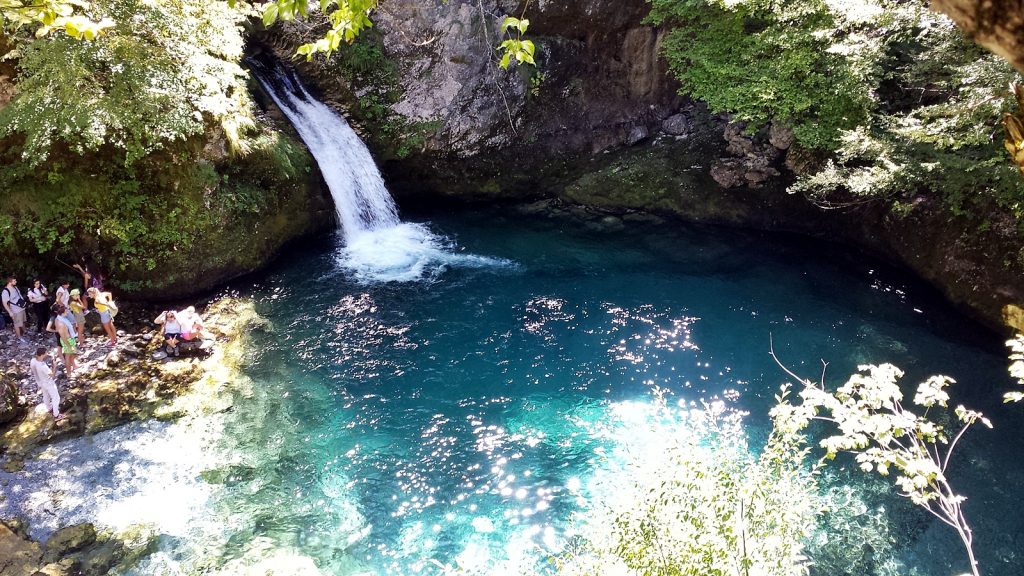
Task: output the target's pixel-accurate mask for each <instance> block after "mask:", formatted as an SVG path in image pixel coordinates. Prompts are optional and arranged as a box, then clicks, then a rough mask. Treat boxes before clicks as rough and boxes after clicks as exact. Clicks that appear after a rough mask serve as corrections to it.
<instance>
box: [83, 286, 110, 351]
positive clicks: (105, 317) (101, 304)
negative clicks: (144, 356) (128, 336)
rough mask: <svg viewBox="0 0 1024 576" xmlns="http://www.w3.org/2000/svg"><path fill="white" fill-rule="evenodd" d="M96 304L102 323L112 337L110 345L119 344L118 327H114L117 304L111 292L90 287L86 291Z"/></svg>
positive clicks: (105, 330) (108, 335)
mask: <svg viewBox="0 0 1024 576" xmlns="http://www.w3.org/2000/svg"><path fill="white" fill-rule="evenodd" d="M86 294H88V295H89V298H92V300H93V302H95V304H96V311H97V312H99V313H100V323H101V324H103V331H104V332H106V333H107V338H109V339H110V345H111V346H116V345H117V329H116V328H114V315H115V314H117V305H116V304H114V297H113V296H112V295H111V294H110V292H100V291H99V290H97V289H96V288H89V290H88V291H87V292H86Z"/></svg>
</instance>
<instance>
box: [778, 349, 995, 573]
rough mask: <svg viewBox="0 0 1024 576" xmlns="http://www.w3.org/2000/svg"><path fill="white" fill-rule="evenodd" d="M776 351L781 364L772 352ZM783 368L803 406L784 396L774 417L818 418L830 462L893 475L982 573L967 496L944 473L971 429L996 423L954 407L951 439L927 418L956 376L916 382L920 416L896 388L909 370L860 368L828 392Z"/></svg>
mask: <svg viewBox="0 0 1024 576" xmlns="http://www.w3.org/2000/svg"><path fill="white" fill-rule="evenodd" d="M771 354H772V357H773V358H775V360H776V362H778V358H777V357H776V356H775V352H774V350H773V351H772V352H771ZM779 365H780V366H782V367H783V369H784V370H786V372H787V373H789V374H790V376H792V377H794V378H796V379H797V380H798V381H799V382H800V383H801V385H802V388H801V390H800V392H799V394H798V395H799V397H800V399H801V400H802V402H801V403H800V404H798V405H795V404H791V403H789V402H787V401H785V397H784V396H783V398H780V403H779V405H778V406H776V407H775V408H774V409H772V417H773V419H775V420H776V421H778V422H784V423H787V424H786V425H787V426H788V427H791V428H792V429H795V430H802V429H803V428H805V427H806V426H807V425H808V424H809V423H810V422H811V421H812V420H821V421H825V422H829V423H831V424H833V425H834V426H835V432H834V433H833V434H832V435H831V436H828V437H826V438H825V439H824V440H822V441H821V447H822V448H824V449H825V458H826V459H832V458H835V457H836V455H837V454H838V453H840V452H849V453H851V454H853V455H854V457H855V459H856V461H857V462H858V463H859V464H860V468H861V469H862V470H863V471H865V472H872V471H875V472H877V473H878V474H880V475H882V476H887V477H888V476H889V475H890V473H891V472H895V478H894V483H895V484H896V486H897V487H898V488H899V490H900V495H901V496H904V497H907V498H909V499H910V500H911V501H912V502H913V503H914V504H916V505H917V506H919V507H921V508H922V509H923V510H925V511H927V512H928V513H930V514H931V515H932V516H934V517H936V518H938V519H939V520H940V521H941V522H943V523H944V524H946V525H948V526H950V527H951V528H953V529H954V530H956V532H957V535H958V536H959V537H960V541H961V542H962V543H963V545H964V549H965V550H966V552H967V558H968V561H969V563H970V567H971V572H972V574H974V576H978V575H979V573H980V572H979V568H978V562H977V560H976V559H975V557H974V548H973V544H974V536H973V533H972V532H971V527H970V525H969V524H968V522H967V518H966V516H964V513H963V509H962V504H963V502H964V501H965V500H966V497H965V496H963V495H962V494H960V493H958V492H957V491H955V490H954V488H953V486H952V485H951V484H950V483H949V479H948V478H947V477H946V470H947V469H948V467H949V463H950V460H951V458H952V455H953V451H954V450H955V449H956V445H957V442H959V441H960V439H961V438H962V437H963V435H964V434H965V433H966V432H967V429H968V428H970V427H971V426H973V425H974V424H976V423H978V422H981V423H982V424H984V425H985V426H988V427H989V428H991V427H992V423H991V422H989V420H988V419H987V418H985V417H984V416H982V414H981V413H980V412H975V411H973V410H969V409H967V408H964V407H963V406H962V405H960V406H957V407H956V409H955V410H954V414H955V415H956V418H957V420H958V421H959V423H960V424H959V430H955V431H950V434H947V431H946V430H945V429H944V427H943V426H941V425H939V424H936V423H935V422H933V421H931V420H929V419H928V413H929V411H931V410H932V409H933V408H935V407H941V408H945V407H946V406H947V403H948V401H949V394H948V393H947V392H946V388H947V387H948V386H949V385H950V384H952V383H953V382H954V381H953V379H951V378H949V377H946V376H932V377H931V378H929V379H928V380H926V381H924V382H922V383H921V384H919V385H918V387H917V393H916V394H915V395H914V400H913V401H914V404H916V405H917V406H919V407H921V408H924V413H923V414H920V415H918V414H915V413H914V412H913V411H911V410H909V409H907V408H905V407H904V406H903V402H902V401H903V392H902V391H901V390H900V388H899V386H898V385H897V380H898V379H899V378H901V377H902V376H903V372H902V371H900V370H899V369H898V368H896V367H895V366H893V365H891V364H882V365H880V366H871V365H866V366H860V368H859V369H860V372H861V373H859V374H854V375H853V376H851V377H850V379H849V380H848V381H847V382H846V384H844V385H843V386H841V387H839V389H837V390H836V391H835V392H830V391H829V390H828V389H827V388H826V387H825V383H824V381H822V382H818V383H815V382H813V381H811V380H807V379H802V378H800V377H799V376H797V375H795V374H793V373H792V372H790V371H789V370H788V369H786V368H785V366H783V365H782V363H781V362H779ZM785 390H786V389H785V388H784V391H785ZM950 435H952V441H950Z"/></svg>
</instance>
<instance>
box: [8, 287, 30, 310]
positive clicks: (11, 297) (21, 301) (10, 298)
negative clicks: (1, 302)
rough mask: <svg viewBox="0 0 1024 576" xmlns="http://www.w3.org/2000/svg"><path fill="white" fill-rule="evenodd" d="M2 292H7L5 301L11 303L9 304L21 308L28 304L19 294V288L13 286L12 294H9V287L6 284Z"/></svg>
mask: <svg viewBox="0 0 1024 576" xmlns="http://www.w3.org/2000/svg"><path fill="white" fill-rule="evenodd" d="M4 292H5V293H6V294H7V301H8V302H9V303H10V304H11V306H16V307H18V308H21V309H22V310H24V309H25V308H28V306H26V305H25V298H24V297H22V295H21V290H18V289H17V288H15V289H14V295H11V288H10V287H9V286H8V287H6V288H4ZM15 298H17V300H15Z"/></svg>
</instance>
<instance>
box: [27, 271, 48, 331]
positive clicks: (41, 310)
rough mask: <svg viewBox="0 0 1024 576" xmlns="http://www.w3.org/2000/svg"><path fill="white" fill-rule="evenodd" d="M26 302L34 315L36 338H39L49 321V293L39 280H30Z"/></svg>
mask: <svg viewBox="0 0 1024 576" xmlns="http://www.w3.org/2000/svg"><path fill="white" fill-rule="evenodd" d="M28 301H29V302H31V303H32V311H33V312H34V313H35V315H36V336H37V337H39V336H41V335H42V334H43V331H44V330H46V323H47V322H48V321H49V320H50V293H49V292H47V290H46V285H45V284H43V283H42V282H40V281H39V278H35V279H33V280H32V288H30V289H29V291H28Z"/></svg>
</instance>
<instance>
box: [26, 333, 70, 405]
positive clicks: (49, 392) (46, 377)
mask: <svg viewBox="0 0 1024 576" xmlns="http://www.w3.org/2000/svg"><path fill="white" fill-rule="evenodd" d="M29 371H30V372H31V373H32V377H33V378H35V381H36V386H38V387H39V391H40V392H41V393H42V394H43V406H45V407H46V409H47V410H48V411H50V412H52V413H53V418H54V420H63V419H64V417H63V416H61V414H60V394H59V393H58V392H57V383H56V382H55V381H54V380H53V377H54V375H55V374H56V371H55V370H54V368H53V366H52V365H50V357H49V356H48V355H47V354H46V347H44V346H40V347H39V348H36V356H35V358H33V359H32V361H31V362H30V363H29Z"/></svg>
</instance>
